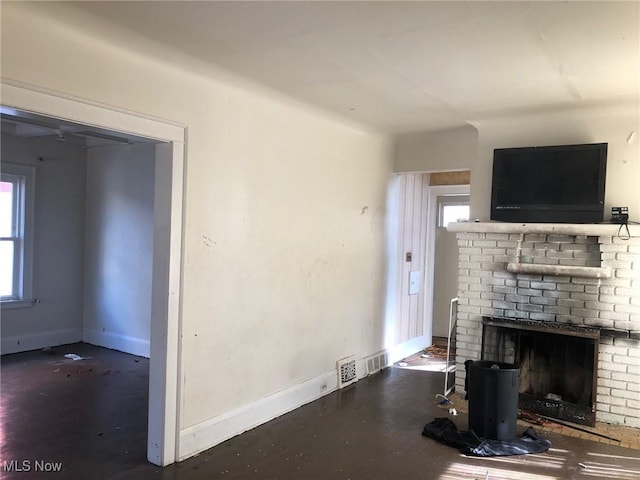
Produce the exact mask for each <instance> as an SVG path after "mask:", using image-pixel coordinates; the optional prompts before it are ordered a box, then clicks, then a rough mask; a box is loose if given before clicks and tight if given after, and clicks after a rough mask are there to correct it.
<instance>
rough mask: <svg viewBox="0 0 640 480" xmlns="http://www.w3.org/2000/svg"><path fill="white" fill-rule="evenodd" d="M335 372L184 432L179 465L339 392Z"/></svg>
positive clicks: (181, 438) (179, 451)
mask: <svg viewBox="0 0 640 480" xmlns="http://www.w3.org/2000/svg"><path fill="white" fill-rule="evenodd" d="M337 386H338V376H337V373H336V372H335V371H333V372H328V373H325V374H323V375H320V376H319V377H316V378H313V379H311V380H308V381H306V382H304V383H301V384H299V385H295V386H293V387H291V388H288V389H286V390H283V391H281V392H278V393H275V394H273V395H270V396H268V397H266V398H263V399H261V400H258V401H256V402H253V403H250V404H248V405H245V406H244V407H240V408H238V409H236V410H233V411H231V412H228V413H225V414H224V415H220V416H218V417H215V418H212V419H210V420H206V421H204V422H201V423H198V424H196V425H193V426H191V427H187V428H185V429H183V430H182V431H181V432H180V443H179V448H178V461H182V460H185V459H186V458H188V457H191V456H193V455H195V454H197V453H200V452H202V451H204V450H207V449H208V448H211V447H213V446H215V445H218V444H219V443H222V442H224V441H225V440H228V439H230V438H232V437H235V436H236V435H239V434H241V433H243V432H246V431H247V430H251V429H252V428H255V427H257V426H259V425H262V424H263V423H266V422H268V421H269V420H273V419H274V418H276V417H279V416H280V415H284V414H285V413H288V412H290V411H292V410H295V409H296V408H298V407H301V406H302V405H305V404H307V403H309V402H312V401H314V400H317V399H318V398H320V397H322V396H324V395H326V394H328V393H330V392H332V391H334V390H336V388H337Z"/></svg>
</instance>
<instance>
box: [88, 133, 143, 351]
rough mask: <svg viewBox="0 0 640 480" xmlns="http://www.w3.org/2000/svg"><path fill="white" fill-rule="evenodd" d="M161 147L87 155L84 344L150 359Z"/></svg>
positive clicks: (126, 148) (135, 147)
mask: <svg viewBox="0 0 640 480" xmlns="http://www.w3.org/2000/svg"><path fill="white" fill-rule="evenodd" d="M154 162H155V145H153V144H139V145H127V146H111V147H101V148H93V149H91V150H90V151H89V152H88V155H87V207H86V219H87V221H86V236H85V272H84V311H83V319H84V322H83V340H84V341H86V342H89V343H92V344H94V345H100V346H103V347H108V348H113V349H116V350H120V351H123V352H127V353H132V354H134V355H142V356H146V357H148V356H149V338H150V328H151V275H152V259H153V203H154V183H153V182H154Z"/></svg>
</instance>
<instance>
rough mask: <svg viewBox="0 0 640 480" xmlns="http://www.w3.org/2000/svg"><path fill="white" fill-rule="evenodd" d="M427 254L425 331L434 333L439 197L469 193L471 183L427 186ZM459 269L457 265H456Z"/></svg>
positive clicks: (430, 334) (430, 333)
mask: <svg viewBox="0 0 640 480" xmlns="http://www.w3.org/2000/svg"><path fill="white" fill-rule="evenodd" d="M427 189H428V191H429V204H428V207H427V254H426V255H425V261H426V265H425V277H426V279H425V280H426V281H425V292H424V293H425V295H424V331H425V332H429V338H431V336H432V333H433V292H434V283H435V278H434V276H435V268H434V264H435V259H436V228H437V225H438V221H437V220H438V197H439V196H442V195H469V194H470V192H471V186H470V185H434V186H430V187H427ZM456 269H457V266H456Z"/></svg>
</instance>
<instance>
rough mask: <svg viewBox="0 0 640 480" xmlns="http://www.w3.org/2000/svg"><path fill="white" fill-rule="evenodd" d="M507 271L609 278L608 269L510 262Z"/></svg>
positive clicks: (609, 270) (609, 271)
mask: <svg viewBox="0 0 640 480" xmlns="http://www.w3.org/2000/svg"><path fill="white" fill-rule="evenodd" d="M507 271H508V272H511V273H525V274H527V273H528V274H541V275H556V276H558V275H563V276H567V277H582V278H611V269H610V268H609V267H574V266H568V265H544V264H539V263H519V262H511V263H508V264H507Z"/></svg>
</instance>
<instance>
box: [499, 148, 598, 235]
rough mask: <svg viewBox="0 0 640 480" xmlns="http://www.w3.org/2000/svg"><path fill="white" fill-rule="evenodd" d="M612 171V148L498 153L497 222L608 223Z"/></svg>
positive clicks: (506, 149) (543, 149) (504, 151)
mask: <svg viewBox="0 0 640 480" xmlns="http://www.w3.org/2000/svg"><path fill="white" fill-rule="evenodd" d="M606 170H607V144H606V143H590V144H582V145H556V146H549V147H525V148H497V149H495V150H494V152H493V182H492V191H491V220H500V221H503V222H525V223H526V222H529V223H599V222H602V221H603V219H604V186H605V177H606Z"/></svg>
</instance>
